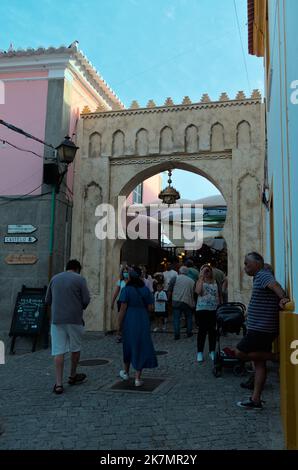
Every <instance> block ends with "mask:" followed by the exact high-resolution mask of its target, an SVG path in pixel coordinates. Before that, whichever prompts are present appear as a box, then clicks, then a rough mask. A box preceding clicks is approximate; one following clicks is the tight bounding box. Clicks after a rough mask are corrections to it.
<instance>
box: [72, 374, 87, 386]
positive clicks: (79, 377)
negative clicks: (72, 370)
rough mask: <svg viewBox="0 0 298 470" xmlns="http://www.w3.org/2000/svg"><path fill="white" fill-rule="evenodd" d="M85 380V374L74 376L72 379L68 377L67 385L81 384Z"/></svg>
mask: <svg viewBox="0 0 298 470" xmlns="http://www.w3.org/2000/svg"><path fill="white" fill-rule="evenodd" d="M86 378H87V375H86V374H76V375H75V376H74V377H69V378H68V383H69V385H77V384H81V383H82V382H84V381H85V380H86Z"/></svg>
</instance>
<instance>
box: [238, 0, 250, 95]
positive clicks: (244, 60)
mask: <svg viewBox="0 0 298 470" xmlns="http://www.w3.org/2000/svg"><path fill="white" fill-rule="evenodd" d="M234 9H235V15H236V21H237V25H238V32H239V38H240V43H241V49H242V55H243V62H244V67H245V71H246V78H247V83H248V88H249V92H250V93H251V86H250V80H249V75H248V69H247V63H246V57H245V52H244V47H243V41H242V36H241V28H240V23H239V17H238V12H237V6H236V0H234Z"/></svg>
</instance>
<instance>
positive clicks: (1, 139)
mask: <svg viewBox="0 0 298 470" xmlns="http://www.w3.org/2000/svg"><path fill="white" fill-rule="evenodd" d="M0 142H2V143H3V144H7V145H10V146H11V147H13V148H15V149H17V150H20V151H21V152H27V153H32V154H33V155H36V157H38V158H42V159H43V156H42V155H39V154H38V153H36V152H34V151H33V150H28V149H24V148H22V147H18V146H17V145H15V144H12V143H11V142H8V140H6V139H3V138H0Z"/></svg>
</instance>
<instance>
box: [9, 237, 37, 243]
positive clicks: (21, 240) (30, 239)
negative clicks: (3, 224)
mask: <svg viewBox="0 0 298 470" xmlns="http://www.w3.org/2000/svg"><path fill="white" fill-rule="evenodd" d="M35 242H37V238H35V237H4V243H35Z"/></svg>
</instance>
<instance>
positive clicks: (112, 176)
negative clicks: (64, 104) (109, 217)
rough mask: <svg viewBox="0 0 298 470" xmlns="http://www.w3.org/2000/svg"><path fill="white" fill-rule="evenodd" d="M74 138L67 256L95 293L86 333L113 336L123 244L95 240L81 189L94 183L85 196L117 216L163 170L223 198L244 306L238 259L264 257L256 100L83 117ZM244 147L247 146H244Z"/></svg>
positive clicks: (232, 283) (232, 280)
mask: <svg viewBox="0 0 298 470" xmlns="http://www.w3.org/2000/svg"><path fill="white" fill-rule="evenodd" d="M94 133H97V134H98V135H100V136H101V139H100V151H97V149H96V148H94V146H96V142H99V140H98V137H97V138H96V139H94V137H93V139H92V152H91V154H92V155H90V138H91V136H92V135H93V136H94ZM97 134H96V135H97ZM79 135H80V141H79V142H78V145H79V147H80V153H79V155H78V156H77V157H76V161H75V165H76V171H75V186H74V194H75V196H74V212H73V233H72V255H73V256H76V257H78V258H79V259H82V260H84V266H83V274H84V276H86V278H87V279H88V281H89V279H90V283H91V285H92V286H93V291H92V302H91V305H90V307H89V308H88V310H87V315H86V320H87V322H86V325H87V328H88V329H91V330H109V329H113V328H115V318H114V316H113V314H112V313H111V308H110V305H111V292H112V289H113V280H114V279H115V278H116V277H117V275H118V270H119V260H120V250H121V246H122V244H123V243H124V241H123V239H119V237H118V238H117V237H116V238H115V239H111V240H109V239H104V240H99V239H98V238H96V236H95V226H96V223H97V221H98V217H97V216H96V215H95V209H94V204H92V203H91V201H90V202H88V203H87V204H86V201H85V203H84V202H82V201H84V194H85V193H84V191H85V189H86V187H88V185H90V182H93V185H92V191H91V192H90V191H89V194H90V195H92V194H94V197H95V198H96V200H99V199H100V201H101V202H102V203H105V204H109V205H111V206H112V207H113V208H114V209H115V211H116V212H115V213H116V214H118V212H117V206H118V198H119V197H124V198H125V197H127V196H128V195H129V194H130V193H131V191H132V190H133V189H134V188H135V187H136V186H137V185H138V184H139V183H141V182H142V181H144V180H145V179H147V178H150V177H151V176H153V175H155V174H157V173H160V172H162V171H166V170H168V169H169V168H171V169H175V168H177V169H182V170H186V171H190V172H193V173H195V174H198V175H201V176H204V177H205V178H207V179H208V180H209V181H210V182H212V183H213V184H214V185H215V186H216V187H217V189H218V190H219V191H220V192H221V194H222V195H223V197H224V199H225V201H226V203H227V209H228V211H227V218H226V222H225V226H224V230H223V237H224V238H225V240H226V243H227V247H228V276H229V300H237V301H243V302H247V299H248V289H247V283H246V281H243V277H242V271H241V269H242V268H241V266H242V262H243V260H242V257H243V253H244V252H246V251H251V250H252V248H255V247H256V246H258V247H260V248H259V251H264V234H263V225H262V220H264V217H263V215H264V214H263V207H262V203H261V197H259V195H258V193H257V190H258V188H259V183H255V182H262V178H263V173H262V171H263V161H264V147H263V141H264V128H263V105H262V103H261V99H260V98H258V99H256V98H248V99H246V98H245V99H238V100H231V101H229V100H226V101H221V102H214V103H213V102H206V101H204V102H201V103H196V104H191V103H188V104H183V105H177V106H176V105H173V104H169V105H168V106H163V107H158V108H157V107H156V108H155V107H151V106H150V107H148V108H136V109H125V110H119V111H112V112H111V111H109V112H97V113H88V114H84V115H82V119H81V121H80V133H79ZM250 141H251V142H253V145H247V144H249V142H250ZM90 157H91V158H90ZM251 175H254V177H255V180H251ZM94 182H95V183H96V184H97V185H98V186H94ZM251 182H253V183H254V188H255V190H256V191H255V193H256V194H254V196H253V197H250V196H249V195H248V194H247V192H248V190H249V187H250V183H251ZM84 188H85V189H84ZM97 188H100V197H99V192H98V189H97ZM89 197H90V196H89ZM116 220H117V217H116ZM254 223H257V224H258V228H257V230H255V227H254ZM92 227H93V228H94V233H93V234H92ZM256 237H257V238H258V240H256ZM82 238H83V241H82ZM85 238H86V240H85V241H84V239H85ZM252 244H253V245H254V246H250V245H252Z"/></svg>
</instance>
